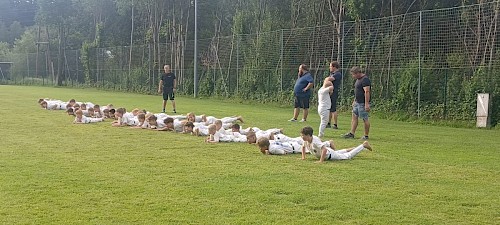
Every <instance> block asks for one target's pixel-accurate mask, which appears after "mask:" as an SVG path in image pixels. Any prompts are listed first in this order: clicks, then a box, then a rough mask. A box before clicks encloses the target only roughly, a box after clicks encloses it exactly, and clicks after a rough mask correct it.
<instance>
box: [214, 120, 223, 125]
mask: <svg viewBox="0 0 500 225" xmlns="http://www.w3.org/2000/svg"><path fill="white" fill-rule="evenodd" d="M214 124H220V125H222V120H216V121H215V122H214Z"/></svg>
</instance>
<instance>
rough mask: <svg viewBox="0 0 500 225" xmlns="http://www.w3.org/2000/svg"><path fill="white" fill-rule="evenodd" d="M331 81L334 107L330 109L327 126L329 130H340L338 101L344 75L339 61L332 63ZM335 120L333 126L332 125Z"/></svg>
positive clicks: (331, 98)
mask: <svg viewBox="0 0 500 225" xmlns="http://www.w3.org/2000/svg"><path fill="white" fill-rule="evenodd" d="M328 78H329V80H330V81H331V82H332V83H333V94H332V95H331V96H330V100H331V102H332V105H331V107H330V118H329V122H328V124H327V125H326V127H327V128H330V127H331V128H333V129H339V128H338V126H337V124H338V123H337V120H338V114H337V100H338V98H339V90H340V86H341V85H342V73H341V72H340V64H339V62H337V61H333V62H331V63H330V76H329V77H328ZM332 118H333V126H332V125H331V123H332Z"/></svg>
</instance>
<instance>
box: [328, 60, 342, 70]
mask: <svg viewBox="0 0 500 225" xmlns="http://www.w3.org/2000/svg"><path fill="white" fill-rule="evenodd" d="M330 65H331V66H333V67H335V68H337V69H340V63H339V62H337V61H332V62H331V63H330Z"/></svg>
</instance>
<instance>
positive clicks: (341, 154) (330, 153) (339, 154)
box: [302, 136, 364, 160]
mask: <svg viewBox="0 0 500 225" xmlns="http://www.w3.org/2000/svg"><path fill="white" fill-rule="evenodd" d="M302 146H304V147H305V149H306V152H307V151H308V150H309V152H311V154H313V155H315V156H316V158H318V159H320V158H321V149H322V148H323V147H325V148H326V149H327V152H326V155H325V160H344V159H352V158H354V156H356V155H357V154H358V153H359V152H361V151H362V150H363V149H364V147H363V145H362V144H361V145H359V146H357V147H356V148H354V149H353V150H351V151H347V150H346V149H342V150H337V151H335V150H333V149H332V148H331V147H330V142H328V141H326V142H321V139H319V137H317V136H313V140H312V143H309V142H307V141H304V144H303V145H302Z"/></svg>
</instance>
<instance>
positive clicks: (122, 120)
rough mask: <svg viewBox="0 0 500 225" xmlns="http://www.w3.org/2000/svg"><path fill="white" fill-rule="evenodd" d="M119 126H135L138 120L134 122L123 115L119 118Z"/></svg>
mask: <svg viewBox="0 0 500 225" xmlns="http://www.w3.org/2000/svg"><path fill="white" fill-rule="evenodd" d="M120 124H121V125H127V126H135V125H137V124H139V120H135V119H134V118H133V117H132V118H130V117H128V116H125V115H123V117H122V118H120Z"/></svg>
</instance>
